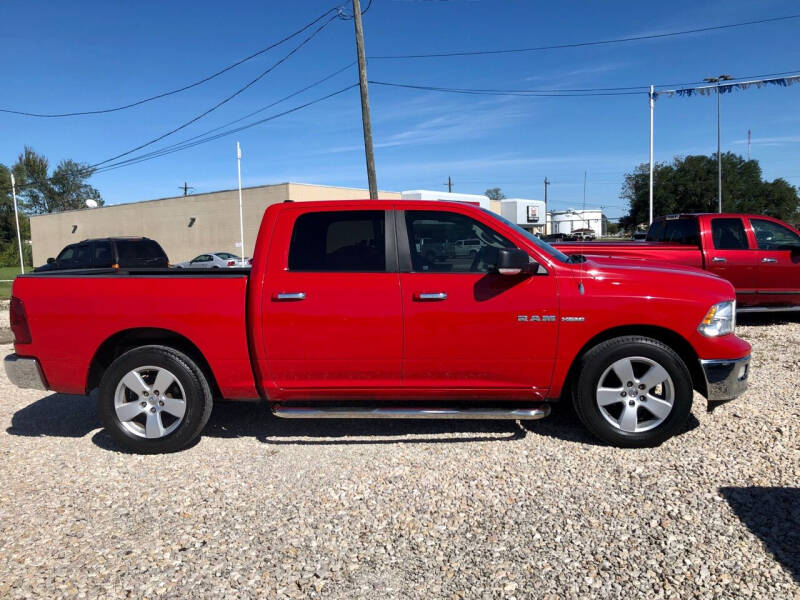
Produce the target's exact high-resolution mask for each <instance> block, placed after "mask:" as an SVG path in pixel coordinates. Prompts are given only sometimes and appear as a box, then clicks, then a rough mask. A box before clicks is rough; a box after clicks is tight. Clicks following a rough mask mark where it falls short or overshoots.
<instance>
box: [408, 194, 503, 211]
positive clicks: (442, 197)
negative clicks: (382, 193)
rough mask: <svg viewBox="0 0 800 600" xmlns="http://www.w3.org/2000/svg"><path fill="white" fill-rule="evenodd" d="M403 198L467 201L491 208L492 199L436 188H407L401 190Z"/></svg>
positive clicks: (487, 208)
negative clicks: (440, 190) (438, 190)
mask: <svg viewBox="0 0 800 600" xmlns="http://www.w3.org/2000/svg"><path fill="white" fill-rule="evenodd" d="M400 194H401V198H402V199H403V200H449V201H450V202H466V203H468V204H475V205H477V206H480V207H481V208H485V209H486V210H491V209H492V207H491V200H489V198H488V197H486V196H483V195H481V194H456V193H453V192H437V191H436V190H406V191H404V192H401V193H400Z"/></svg>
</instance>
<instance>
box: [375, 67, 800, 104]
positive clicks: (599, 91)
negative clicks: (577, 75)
mask: <svg viewBox="0 0 800 600" xmlns="http://www.w3.org/2000/svg"><path fill="white" fill-rule="evenodd" d="M797 72H798V69H795V70H792V71H783V72H780V73H766V74H763V75H748V76H747V77H735V78H733V79H732V80H731V82H730V83H731V84H732V85H735V84H736V83H737V82H739V81H740V80H745V79H756V78H759V79H760V78H764V77H775V76H780V75H787V74H791V73H797ZM370 83H371V84H374V85H382V86H389V87H398V88H407V89H412V90H422V91H432V92H448V93H453V94H471V95H478V96H521V97H525V96H530V97H544V98H547V97H551V98H556V97H562V96H563V97H572V96H628V95H632V94H642V93H647V91H648V90H649V89H650V84H647V85H636V86H633V85H632V86H622V87H599V88H571V89H557V88H553V89H498V88H456V87H442V86H433V85H416V84H410V83H397V82H388V81H373V80H370ZM700 83H705V81H696V82H690V83H673V84H658V85H657V86H656V87H658V88H663V87H665V86H670V87H672V86H674V87H680V86H685V85H696V84H700ZM710 87H714V86H710ZM664 91H670V90H660V91H659V93H663V92H664Z"/></svg>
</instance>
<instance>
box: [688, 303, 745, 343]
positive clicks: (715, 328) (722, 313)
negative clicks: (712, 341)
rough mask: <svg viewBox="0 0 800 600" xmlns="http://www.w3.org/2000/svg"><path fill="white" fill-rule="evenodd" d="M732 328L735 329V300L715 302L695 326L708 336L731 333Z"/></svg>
mask: <svg viewBox="0 0 800 600" xmlns="http://www.w3.org/2000/svg"><path fill="white" fill-rule="evenodd" d="M734 329H736V300H728V301H727V302H720V303H719V304H715V305H714V306H712V307H711V308H710V309H709V310H708V312H707V313H706V316H705V317H704V318H703V320H702V321H701V322H700V325H698V326H697V331H699V332H700V333H702V334H703V335H705V336H708V337H718V336H721V335H726V334H728V333H733V330H734Z"/></svg>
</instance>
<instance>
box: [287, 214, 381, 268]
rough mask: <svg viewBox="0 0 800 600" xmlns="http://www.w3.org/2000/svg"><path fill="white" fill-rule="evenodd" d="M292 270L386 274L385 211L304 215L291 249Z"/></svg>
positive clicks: (296, 223) (295, 228)
mask: <svg viewBox="0 0 800 600" xmlns="http://www.w3.org/2000/svg"><path fill="white" fill-rule="evenodd" d="M289 270H291V271H316V272H325V271H330V272H336V271H344V272H383V271H386V216H385V213H384V211H382V210H348V211H324V212H311V213H306V214H303V215H300V216H299V217H298V218H297V221H295V224H294V229H293V231H292V240H291V243H290V245H289Z"/></svg>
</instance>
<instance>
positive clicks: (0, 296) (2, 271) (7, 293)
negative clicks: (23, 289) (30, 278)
mask: <svg viewBox="0 0 800 600" xmlns="http://www.w3.org/2000/svg"><path fill="white" fill-rule="evenodd" d="M32 268H33V267H28V266H26V267H25V271H26V272H27V271H29V270H30V269H32ZM17 275H19V267H0V300H7V299H8V298H11V284H12V283H13V281H1V280H3V279H9V280H13V279H14V277H16V276H17Z"/></svg>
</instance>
